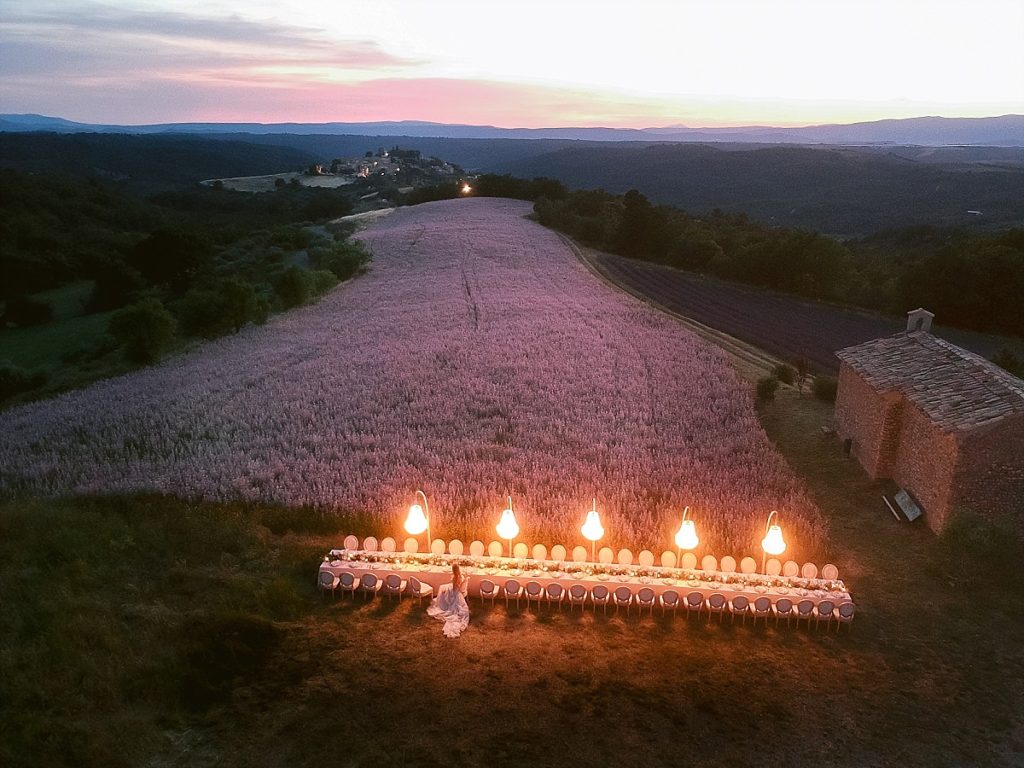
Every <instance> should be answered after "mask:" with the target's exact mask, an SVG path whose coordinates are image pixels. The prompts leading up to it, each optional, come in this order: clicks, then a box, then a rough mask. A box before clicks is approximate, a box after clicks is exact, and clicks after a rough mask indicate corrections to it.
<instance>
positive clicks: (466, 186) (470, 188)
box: [462, 184, 473, 195]
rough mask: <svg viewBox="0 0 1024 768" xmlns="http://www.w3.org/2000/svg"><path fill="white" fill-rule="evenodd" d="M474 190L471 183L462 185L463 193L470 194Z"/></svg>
mask: <svg viewBox="0 0 1024 768" xmlns="http://www.w3.org/2000/svg"><path fill="white" fill-rule="evenodd" d="M472 191H473V188H472V187H471V186H469V184H463V185H462V194H464V195H468V194H469V193H470V192H472Z"/></svg>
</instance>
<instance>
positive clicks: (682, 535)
mask: <svg viewBox="0 0 1024 768" xmlns="http://www.w3.org/2000/svg"><path fill="white" fill-rule="evenodd" d="M689 514H690V508H689V507H686V508H685V509H683V522H682V523H681V524H680V526H679V530H678V531H676V546H677V547H678V548H679V561H680V562H682V559H683V550H684V549H686V550H690V549H696V548H697V545H698V544H700V539H699V538H697V529H696V527H694V525H693V520H690V519H688V515H689Z"/></svg>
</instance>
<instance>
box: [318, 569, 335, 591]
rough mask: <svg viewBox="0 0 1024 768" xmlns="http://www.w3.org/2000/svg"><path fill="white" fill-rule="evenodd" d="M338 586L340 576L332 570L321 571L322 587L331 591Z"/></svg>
mask: <svg viewBox="0 0 1024 768" xmlns="http://www.w3.org/2000/svg"><path fill="white" fill-rule="evenodd" d="M337 588H338V577H337V576H335V575H334V574H333V573H331V572H330V571H320V589H324V590H326V589H329V590H331V592H333V591H334V590H336V589H337Z"/></svg>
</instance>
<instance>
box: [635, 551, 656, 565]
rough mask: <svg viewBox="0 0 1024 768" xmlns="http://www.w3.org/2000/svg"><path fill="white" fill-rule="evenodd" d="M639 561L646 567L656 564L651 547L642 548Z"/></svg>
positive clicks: (638, 556) (638, 557)
mask: <svg viewBox="0 0 1024 768" xmlns="http://www.w3.org/2000/svg"><path fill="white" fill-rule="evenodd" d="M637 562H638V563H640V565H642V566H643V567H644V568H650V567H651V566H652V565H654V553H653V552H651V550H649V549H644V550H641V551H640V554H639V555H637Z"/></svg>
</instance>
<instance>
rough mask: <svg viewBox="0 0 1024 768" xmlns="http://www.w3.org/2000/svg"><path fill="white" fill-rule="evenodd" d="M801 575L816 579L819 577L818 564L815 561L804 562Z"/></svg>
mask: <svg viewBox="0 0 1024 768" xmlns="http://www.w3.org/2000/svg"><path fill="white" fill-rule="evenodd" d="M800 575H801V576H803V577H804V578H805V579H816V578H818V566H816V565H815V564H814V563H804V567H803V568H801V569H800Z"/></svg>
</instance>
